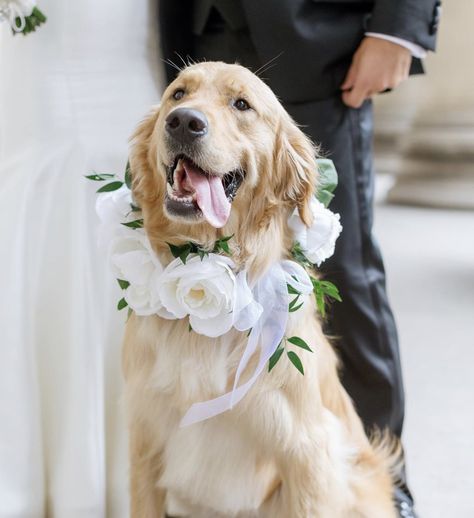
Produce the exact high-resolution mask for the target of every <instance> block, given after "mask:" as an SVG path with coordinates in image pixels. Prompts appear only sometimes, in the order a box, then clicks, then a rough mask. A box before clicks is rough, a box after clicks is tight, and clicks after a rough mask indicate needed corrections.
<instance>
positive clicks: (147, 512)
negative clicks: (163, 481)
mask: <svg viewBox="0 0 474 518" xmlns="http://www.w3.org/2000/svg"><path fill="white" fill-rule="evenodd" d="M160 466H161V462H160V455H159V454H158V453H153V450H151V448H150V442H149V441H148V440H147V437H146V431H145V430H144V427H143V425H139V424H132V426H131V427H130V517H131V518H164V516H165V514H164V513H165V507H164V506H165V491H164V490H162V489H160V488H158V487H157V485H156V484H157V481H158V477H159V472H160Z"/></svg>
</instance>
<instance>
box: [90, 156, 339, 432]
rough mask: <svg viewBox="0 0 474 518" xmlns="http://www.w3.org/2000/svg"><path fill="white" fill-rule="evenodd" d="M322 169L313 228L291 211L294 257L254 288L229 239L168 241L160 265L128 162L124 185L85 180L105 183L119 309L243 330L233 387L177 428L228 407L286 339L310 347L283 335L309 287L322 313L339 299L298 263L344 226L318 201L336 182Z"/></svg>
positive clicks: (104, 232)
mask: <svg viewBox="0 0 474 518" xmlns="http://www.w3.org/2000/svg"><path fill="white" fill-rule="evenodd" d="M320 171H322V187H320V190H319V192H318V198H319V199H317V198H316V197H315V198H314V199H313V200H312V202H311V211H312V214H313V219H314V224H313V226H312V227H310V228H307V227H306V226H305V225H304V223H303V222H302V221H301V219H300V218H299V215H298V213H297V211H296V210H295V211H294V213H293V214H292V215H291V216H290V219H289V222H288V223H289V227H290V229H291V230H292V231H293V232H294V237H295V244H294V247H293V249H292V255H293V258H294V259H295V261H290V260H284V261H280V262H279V263H276V264H274V265H273V266H272V267H271V268H270V269H269V271H268V272H266V273H265V275H264V276H263V277H261V278H260V279H258V280H257V282H256V283H255V285H254V286H252V287H251V286H249V284H248V280H247V272H246V271H245V270H244V271H237V268H236V265H235V263H234V261H233V260H232V257H231V256H230V255H231V254H230V248H229V241H230V239H231V238H232V236H227V237H224V238H222V239H219V240H218V241H216V243H215V246H214V249H213V250H212V251H211V252H209V251H206V250H204V249H203V248H201V247H200V246H199V245H198V244H196V243H186V244H184V245H181V246H177V245H173V244H169V247H170V251H171V253H172V255H173V256H174V260H173V261H172V262H171V263H169V264H168V265H163V264H161V262H160V260H159V258H158V257H157V255H156V253H155V252H154V250H153V249H152V247H151V244H150V242H149V240H148V237H147V235H146V233H145V230H144V229H143V220H142V219H141V212H140V209H139V208H138V207H136V206H135V205H134V203H133V200H132V195H131V190H130V187H131V175H130V168H129V166H128V165H127V169H126V172H125V180H124V182H122V181H120V180H117V179H116V178H115V175H108V174H93V175H90V176H88V177H87V178H88V179H90V180H94V181H108V183H106V184H105V185H104V186H103V187H101V188H100V189H99V190H98V193H99V196H98V198H97V202H96V210H97V213H98V215H99V218H100V220H101V229H100V241H101V243H102V245H103V246H105V247H106V249H107V251H108V255H109V261H110V265H111V268H112V270H113V271H114V274H115V276H116V278H117V281H118V283H119V285H120V288H121V289H122V290H123V297H122V298H121V299H120V301H119V303H118V309H123V308H125V307H127V306H128V308H129V312H130V311H133V312H134V313H136V314H137V315H140V316H147V315H158V316H160V317H161V318H165V319H170V320H174V319H183V318H186V317H188V318H189V329H190V331H194V332H196V333H198V334H202V335H205V336H208V337H212V338H214V337H218V336H222V335H224V334H226V333H227V332H228V331H230V330H231V329H232V328H235V329H236V330H238V331H243V332H245V331H246V332H247V333H248V343H247V346H246V348H245V350H244V353H243V356H242V359H241V361H240V364H239V367H238V369H237V373H236V377H235V380H234V388H233V390H232V391H231V392H229V393H227V394H224V395H223V396H220V397H218V398H216V399H214V400H211V401H207V402H203V403H196V404H194V405H193V406H192V407H191V408H190V409H189V411H188V412H187V413H186V415H185V416H184V418H183V420H182V423H181V424H182V425H183V426H184V425H189V424H192V423H195V422H198V421H202V420H204V419H207V418H209V417H212V416H214V415H217V414H219V413H221V412H223V411H226V410H228V409H230V408H232V406H233V405H235V404H236V403H238V402H239V401H240V400H241V399H242V398H243V397H244V395H245V394H246V393H247V392H248V390H249V389H250V388H251V386H252V385H253V383H254V382H255V381H256V379H257V377H258V376H259V374H260V373H261V372H262V370H263V368H264V367H265V365H266V364H267V363H268V368H269V370H271V369H272V368H273V367H274V366H275V364H276V363H277V361H278V360H279V359H280V358H281V356H282V354H283V352H284V351H285V346H286V343H287V342H290V343H292V344H293V345H296V346H297V347H300V348H302V349H305V350H307V351H311V348H310V347H309V346H308V344H306V342H304V340H302V339H301V338H300V337H297V336H293V337H286V336H285V331H286V324H287V320H288V315H289V313H292V312H296V311H299V310H300V309H301V308H302V307H303V305H304V304H305V302H306V300H307V295H308V294H310V293H311V292H314V294H315V297H316V302H317V307H318V309H319V311H320V313H321V314H322V315H323V316H324V314H325V297H330V298H334V299H336V300H340V296H339V293H338V291H337V288H336V287H335V286H334V285H333V284H332V283H330V282H328V281H320V280H318V279H316V278H314V277H311V276H310V275H309V274H308V273H307V271H306V270H305V268H304V267H312V266H313V265H314V264H316V265H318V266H319V265H320V264H321V263H322V262H323V261H324V260H325V259H327V258H328V257H330V256H331V255H332V254H333V253H334V247H335V242H336V239H337V237H338V236H339V234H340V232H341V230H342V227H341V224H340V222H339V215H338V214H334V213H332V212H331V211H330V210H329V209H327V207H326V206H325V204H324V203H323V201H325V202H326V203H329V201H330V199H331V197H332V190H333V189H334V188H335V185H336V184H337V176H336V180H335V179H334V175H335V170H334V166H333V165H332V162H331V161H329V160H324V161H320ZM324 173H325V174H324ZM258 347H260V359H259V362H258V365H257V368H256V369H255V371H254V373H253V375H252V377H251V378H250V379H249V380H248V381H247V382H246V383H244V384H243V385H241V386H239V385H238V382H239V379H240V375H241V373H242V372H243V371H244V369H245V367H246V366H247V364H248V361H249V360H250V358H251V356H252V355H253V354H254V353H255V352H256V350H257V348H258ZM287 357H288V359H289V360H290V362H291V363H292V364H293V365H294V366H295V367H296V368H297V369H298V370H299V371H300V372H301V373H302V374H304V368H303V365H302V362H301V360H300V358H299V357H298V355H297V354H296V353H295V352H294V351H288V352H287Z"/></svg>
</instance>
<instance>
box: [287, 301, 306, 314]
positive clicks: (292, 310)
mask: <svg viewBox="0 0 474 518" xmlns="http://www.w3.org/2000/svg"><path fill="white" fill-rule="evenodd" d="M303 304H304V302H302V303H301V304H298V305H297V306H293V307H292V308H289V309H288V311H289V312H290V313H294V312H295V311H298V309H300V307H301V306H302V305H303Z"/></svg>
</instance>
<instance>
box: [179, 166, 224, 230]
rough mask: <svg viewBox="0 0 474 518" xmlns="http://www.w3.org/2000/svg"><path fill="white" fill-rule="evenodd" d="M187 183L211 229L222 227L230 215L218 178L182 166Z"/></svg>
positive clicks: (192, 167) (195, 168)
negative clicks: (189, 184)
mask: <svg viewBox="0 0 474 518" xmlns="http://www.w3.org/2000/svg"><path fill="white" fill-rule="evenodd" d="M183 166H184V170H185V171H186V175H187V177H188V179H189V182H190V183H191V185H192V186H193V189H194V190H195V191H196V202H197V204H198V206H199V208H200V209H201V211H202V213H203V214H204V217H205V218H206V220H207V221H208V222H209V224H211V225H212V226H213V227H216V228H221V227H223V226H224V225H225V224H226V222H227V220H228V219H229V214H230V203H229V200H228V199H227V196H226V195H225V191H224V186H223V185H222V180H221V178H219V177H218V176H209V175H206V174H203V173H202V172H201V171H200V170H199V169H198V168H197V167H195V166H193V165H191V164H189V163H185V164H183Z"/></svg>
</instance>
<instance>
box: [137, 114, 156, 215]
mask: <svg viewBox="0 0 474 518" xmlns="http://www.w3.org/2000/svg"><path fill="white" fill-rule="evenodd" d="M159 113H160V107H159V105H157V106H154V107H153V108H152V110H151V111H150V113H149V114H148V115H147V116H146V117H145V119H143V120H142V121H141V122H140V124H139V125H138V127H137V129H136V130H135V132H134V133H133V135H132V137H131V139H130V141H131V149H130V170H131V175H132V192H133V197H134V199H135V200H136V201H137V203H138V205H140V206H142V202H143V201H145V200H151V201H152V200H154V199H156V197H157V196H158V194H159V183H158V181H157V177H158V173H157V170H156V165H157V164H156V156H157V149H156V142H154V140H153V138H152V137H153V130H154V129H155V125H156V121H157V119H158V115H159Z"/></svg>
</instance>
